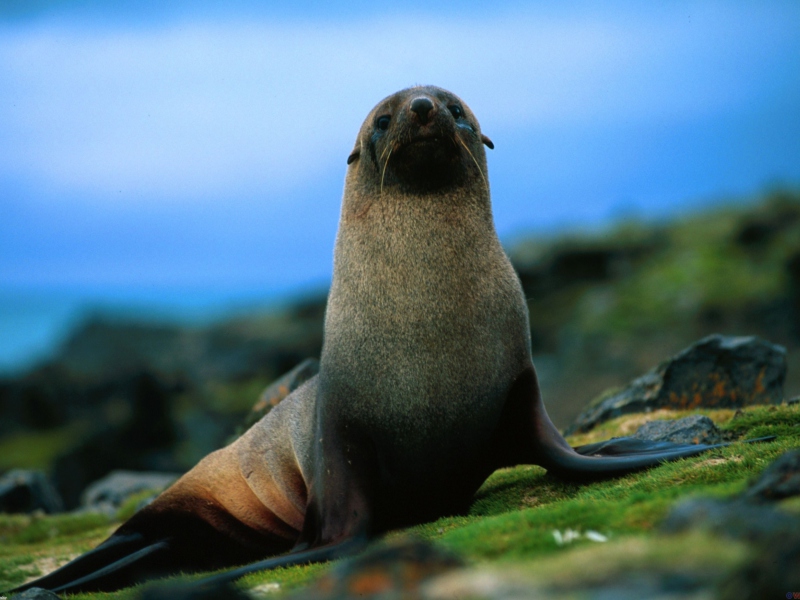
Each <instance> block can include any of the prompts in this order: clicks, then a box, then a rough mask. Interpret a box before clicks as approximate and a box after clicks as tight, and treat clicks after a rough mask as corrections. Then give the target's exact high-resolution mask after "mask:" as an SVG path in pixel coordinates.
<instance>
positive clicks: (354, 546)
mask: <svg viewBox="0 0 800 600" xmlns="http://www.w3.org/2000/svg"><path fill="white" fill-rule="evenodd" d="M366 544H367V538H366V537H365V536H359V537H355V538H350V539H346V540H343V541H341V542H338V543H335V544H330V545H328V546H321V547H319V548H312V549H310V550H302V551H292V552H289V553H288V554H284V555H283V556H276V557H274V558H268V559H266V560H261V561H259V562H255V563H251V564H249V565H245V566H243V567H238V568H236V569H233V570H231V571H226V572H225V573H219V574H218V575H211V576H210V577H204V578H203V579H200V580H199V581H196V582H194V583H193V584H192V585H197V586H198V587H199V588H205V587H215V586H219V585H223V584H228V583H233V582H234V581H236V580H237V579H240V578H241V577H244V576H245V575H249V574H250V573H257V572H259V571H269V570H271V569H277V568H280V567H292V566H295V565H307V564H313V563H320V562H327V561H330V560H335V559H337V558H343V557H345V556H350V555H352V554H355V553H357V552H359V551H360V550H362V549H363V548H364V547H365V546H366Z"/></svg>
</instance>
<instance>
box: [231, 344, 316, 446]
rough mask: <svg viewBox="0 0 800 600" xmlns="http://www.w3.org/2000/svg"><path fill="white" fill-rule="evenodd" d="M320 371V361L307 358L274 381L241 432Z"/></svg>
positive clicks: (246, 420) (263, 394)
mask: <svg viewBox="0 0 800 600" xmlns="http://www.w3.org/2000/svg"><path fill="white" fill-rule="evenodd" d="M317 373H319V361H318V360H317V359H315V358H307V359H305V360H304V361H303V362H301V363H300V364H299V365H297V366H296V367H294V368H293V369H292V370H291V371H289V372H288V373H286V374H285V375H282V376H281V377H279V378H278V379H276V380H275V381H273V382H272V383H271V384H270V385H269V386H267V388H266V389H265V390H264V391H263V392H261V396H260V397H259V398H258V402H256V403H255V404H254V405H253V408H252V409H251V410H250V412H249V413H248V415H247V417H246V419H245V422H244V426H243V427H242V430H241V431H240V432H239V434H241V433H243V432H244V431H246V430H247V429H249V428H250V427H251V426H253V425H254V424H255V423H257V422H258V421H260V420H261V418H262V417H263V416H264V415H266V414H267V413H268V412H269V411H270V410H272V408H273V407H275V406H277V405H278V404H279V403H280V401H281V400H283V399H284V398H286V396H288V395H289V394H291V393H292V392H293V391H294V390H296V389H297V388H299V387H300V386H301V385H303V384H304V383H305V382H306V381H308V380H309V379H311V378H312V377H313V376H314V375H316V374H317Z"/></svg>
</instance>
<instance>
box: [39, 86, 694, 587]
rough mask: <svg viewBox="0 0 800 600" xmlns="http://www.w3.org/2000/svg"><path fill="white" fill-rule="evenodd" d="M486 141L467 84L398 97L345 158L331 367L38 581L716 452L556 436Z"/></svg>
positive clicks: (359, 529) (347, 526)
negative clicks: (582, 447)
mask: <svg viewBox="0 0 800 600" xmlns="http://www.w3.org/2000/svg"><path fill="white" fill-rule="evenodd" d="M484 144H485V145H487V146H489V147H493V145H492V143H491V141H490V140H489V139H488V138H487V137H486V136H485V135H483V134H482V133H481V131H480V126H479V124H478V122H477V120H476V119H475V116H474V115H473V114H472V112H471V111H470V109H469V108H468V107H467V106H466V105H465V104H464V103H463V102H462V101H461V100H460V99H459V98H458V97H457V96H455V95H453V94H451V93H450V92H447V91H445V90H442V89H440V88H436V87H431V86H426V87H415V88H409V89H407V90H402V91H400V92H398V93H397V94H394V95H392V96H389V97H388V98H386V99H384V100H383V101H382V102H380V103H379V104H378V105H377V106H376V107H375V108H374V109H373V110H372V112H371V113H370V114H369V115H368V116H367V119H366V120H365V122H364V124H363V126H362V127H361V130H360V132H359V135H358V139H357V141H356V145H355V148H354V149H353V151H352V153H351V154H350V157H349V158H348V160H347V162H348V165H349V167H348V171H347V178H346V182H345V191H344V198H343V201H342V211H341V219H340V225H339V232H338V235H337V238H336V247H335V251H334V272H333V283H332V286H331V291H330V296H329V299H328V308H327V313H326V316H325V337H324V345H323V350H322V357H321V363H320V372H319V375H317V376H316V377H314V378H312V379H311V380H309V381H308V382H306V383H305V384H304V385H303V386H301V387H300V388H298V389H297V390H296V391H295V392H293V393H292V394H290V395H289V396H288V397H287V398H286V399H285V400H283V402H281V403H280V404H279V405H278V406H277V407H275V408H274V409H273V410H272V411H271V412H270V413H268V414H267V416H266V417H264V418H263V419H262V420H261V421H259V422H258V423H256V424H255V425H254V426H253V427H252V428H250V429H249V430H248V431H247V432H246V433H245V434H244V435H243V436H242V437H241V438H240V439H239V440H237V441H236V442H234V443H233V444H231V445H230V446H228V447H227V448H224V449H222V450H220V451H218V452H215V453H213V454H211V455H210V456H208V457H207V458H205V459H204V460H203V461H201V462H200V464H198V465H197V466H196V467H195V468H194V469H192V470H191V471H190V472H189V473H187V474H186V475H185V476H184V477H183V478H181V479H180V480H179V481H178V482H177V483H176V484H175V485H174V486H173V487H171V488H170V489H168V490H167V491H166V492H164V493H163V494H162V495H161V496H160V497H159V498H157V499H156V500H155V501H154V502H153V504H152V505H150V506H148V507H146V508H145V509H143V510H142V511H140V512H139V513H137V514H136V515H134V517H133V518H132V519H131V520H130V521H128V522H127V523H125V524H123V526H122V527H120V529H119V530H118V532H117V533H116V534H115V535H114V536H112V537H111V538H109V540H107V541H106V542H104V543H103V544H102V545H101V546H100V547H98V548H97V549H96V550H95V551H92V552H90V553H88V554H87V555H84V556H83V557H80V558H78V559H77V560H76V561H74V562H73V563H70V565H67V566H66V567H64V568H63V569H61V570H59V571H58V572H56V573H54V574H53V575H51V576H47V577H45V578H43V579H42V580H40V581H38V582H34V584H36V585H43V586H44V587H48V588H49V589H56V590H62V591H78V590H90V589H115V588H116V587H121V586H123V585H128V584H129V583H131V582H133V581H138V580H140V579H142V578H145V577H150V576H152V575H153V574H154V573H156V572H159V569H160V570H161V571H171V572H174V571H177V570H192V569H202V568H218V567H221V566H225V565H233V564H241V563H244V562H248V561H252V560H257V559H259V558H263V557H266V556H270V555H274V554H278V553H281V552H284V551H286V550H289V549H290V548H293V552H292V553H290V554H288V555H286V556H282V557H278V558H276V559H272V560H266V561H262V562H259V563H255V564H251V565H248V566H247V567H243V568H241V569H238V570H236V571H233V572H230V573H227V574H224V575H220V576H217V578H216V579H217V580H219V579H220V578H222V579H226V580H230V579H233V578H235V577H239V576H241V575H243V574H245V573H248V572H252V571H254V570H258V569H261V568H272V567H275V566H284V565H289V564H297V563H300V562H306V561H318V560H328V559H330V558H332V557H335V556H337V555H338V554H337V553H339V552H341V551H342V548H344V547H346V545H347V544H349V543H351V542H350V540H353V539H357V538H359V537H364V536H366V537H369V536H372V535H376V534H378V533H381V532H383V531H386V530H388V529H391V528H396V527H401V526H405V525H410V524H415V523H421V522H424V521H426V520H431V519H435V518H437V517H440V516H442V515H445V514H452V513H454V512H458V511H462V510H464V509H466V508H467V506H468V505H469V502H470V500H471V498H472V495H473V494H474V492H475V490H477V489H478V487H479V486H480V484H481V483H482V482H483V481H484V479H485V478H486V477H487V476H488V475H489V474H490V473H491V472H492V471H493V470H494V469H496V468H498V467H503V466H508V465H514V464H518V463H535V464H540V465H543V466H545V467H546V468H548V469H551V470H553V471H554V472H556V473H559V474H561V475H564V476H569V477H576V478H583V479H587V478H592V477H596V476H608V475H615V474H619V473H624V472H628V471H631V470H634V469H639V468H643V467H647V466H652V465H654V464H658V463H659V462H661V461H663V460H670V459H672V458H678V457H682V456H688V455H691V454H696V453H698V452H700V451H702V450H704V449H707V448H708V447H690V448H686V447H672V448H667V449H665V447H664V446H663V445H660V446H659V445H656V446H657V447H656V448H655V449H654V448H653V447H648V446H647V443H646V442H641V441H633V442H626V441H624V440H619V441H615V442H614V443H611V444H610V445H609V444H605V445H603V448H602V450H601V451H602V452H603V453H605V454H607V455H615V456H614V457H613V458H604V457H594V456H591V457H589V456H583V455H581V454H578V453H576V452H574V451H573V450H572V449H571V448H570V447H569V445H568V444H567V443H566V441H565V440H564V438H563V437H561V435H560V434H559V433H558V431H557V430H556V428H555V427H554V426H553V424H552V422H551V421H550V419H549V418H548V416H547V412H546V410H545V408H544V405H543V404H542V401H541V396H540V393H539V387H538V383H537V380H536V373H535V370H534V368H533V363H532V362H531V354H530V334H529V326H528V313H527V308H526V303H525V298H524V296H523V293H522V288H521V286H520V283H519V280H518V279H517V276H516V274H515V272H514V270H513V268H512V267H511V264H510V262H509V260H508V258H507V257H506V255H505V253H504V252H503V250H502V248H501V246H500V242H499V240H498V239H497V234H496V233H495V229H494V224H493V221H492V213H491V203H490V194H489V185H488V180H487V177H486V156H485V153H484V148H483V146H484ZM591 452H594V451H593V450H592V451H591ZM591 452H590V451H587V452H585V453H586V454H589V453H591ZM598 452H600V451H598ZM120 556H123V557H125V558H124V559H123V560H122V561H121V562H115V561H118V560H119V557H120ZM103 565H111V567H112V568H111V569H110V570H109V569H108V568H102V569H100V570H98V567H102V566H103ZM87 572H88V573H89V576H88V577H89V579H88V580H87V579H86V577H87V576H86V573H87ZM87 581H88V583H87Z"/></svg>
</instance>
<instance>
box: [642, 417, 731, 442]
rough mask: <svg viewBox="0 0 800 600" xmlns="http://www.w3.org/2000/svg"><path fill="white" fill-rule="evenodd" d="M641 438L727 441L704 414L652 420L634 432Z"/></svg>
mask: <svg viewBox="0 0 800 600" xmlns="http://www.w3.org/2000/svg"><path fill="white" fill-rule="evenodd" d="M632 437H635V438H637V439H640V440H650V441H653V442H673V443H675V444H720V443H722V442H724V441H725V439H724V437H723V435H722V432H721V431H720V430H719V428H718V427H717V426H716V425H714V421H712V420H711V419H709V418H708V417H706V416H703V415H691V416H689V417H685V418H683V419H671V420H666V421H650V422H649V423H645V424H644V425H642V426H641V427H639V429H638V430H637V431H636V433H634V434H633V436H632Z"/></svg>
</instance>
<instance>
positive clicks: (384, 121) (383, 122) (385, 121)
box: [375, 115, 391, 131]
mask: <svg viewBox="0 0 800 600" xmlns="http://www.w3.org/2000/svg"><path fill="white" fill-rule="evenodd" d="M390 120H391V117H389V115H383V116H382V117H378V120H377V121H376V122H375V124H376V125H377V126H378V129H382V130H383V131H386V130H387V129H389V121H390Z"/></svg>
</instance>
